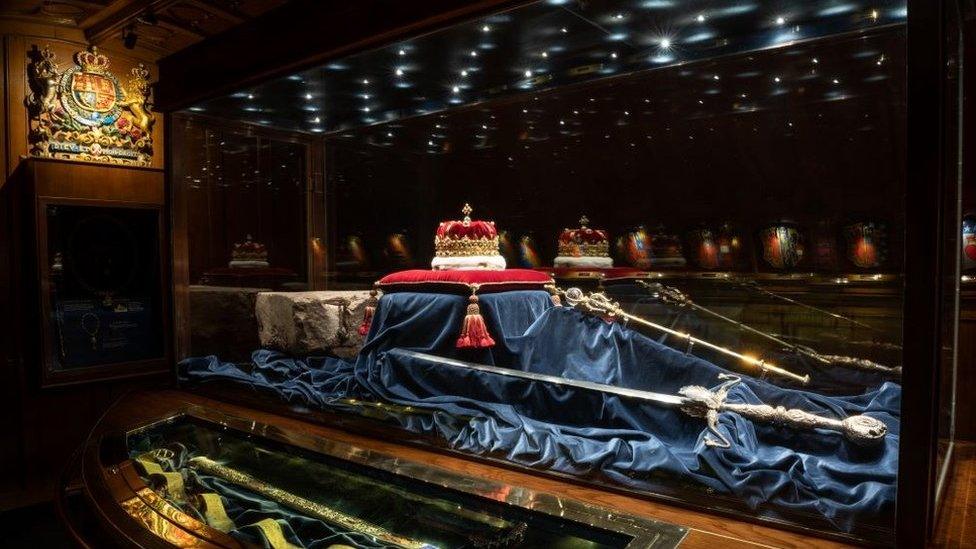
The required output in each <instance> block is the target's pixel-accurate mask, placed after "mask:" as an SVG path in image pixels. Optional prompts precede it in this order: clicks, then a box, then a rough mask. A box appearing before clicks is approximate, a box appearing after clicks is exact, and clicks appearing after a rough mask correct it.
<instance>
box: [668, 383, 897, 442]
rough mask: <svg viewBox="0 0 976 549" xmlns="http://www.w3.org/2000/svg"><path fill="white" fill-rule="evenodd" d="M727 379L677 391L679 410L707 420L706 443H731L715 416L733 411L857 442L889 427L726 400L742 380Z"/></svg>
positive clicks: (857, 418) (862, 418)
mask: <svg viewBox="0 0 976 549" xmlns="http://www.w3.org/2000/svg"><path fill="white" fill-rule="evenodd" d="M719 379H724V380H726V381H725V383H722V384H721V385H719V386H718V388H717V389H715V390H714V391H712V390H709V389H706V388H705V387H702V386H700V385H688V386H685V387H682V388H681V390H679V391H678V394H680V395H681V396H683V397H685V400H686V401H685V404H684V405H682V406H681V410H682V411H683V412H685V413H686V414H688V415H690V416H693V417H703V418H705V420H706V421H707V422H708V430H709V431H710V432H711V434H712V435H714V438H713V437H709V436H706V437H705V444H706V445H707V446H718V447H720V448H729V447H730V446H731V443H730V442H729V440H728V439H727V438H725V435H723V434H722V433H721V432H719V430H718V415H719V414H720V413H722V412H735V413H737V414H739V415H740V416H742V417H744V418H747V419H750V420H752V421H758V422H762V423H772V424H776V425H783V426H786V427H790V428H793V429H800V430H811V429H827V430H830V431H836V432H838V433H841V434H843V435H844V436H845V437H846V438H847V440H849V441H851V442H853V443H855V444H860V445H867V444H872V443H876V442H879V441H881V440H882V439H884V437H885V435H886V434H887V433H888V427H887V426H886V425H885V424H884V423H883V422H881V421H880V420H877V419H875V418H873V417H870V416H866V415H856V416H848V417H846V418H844V419H834V418H829V417H823V416H818V415H817V414H813V413H810V412H806V411H804V410H800V409H798V408H786V407H785V406H770V405H769V404H735V403H728V402H726V401H725V400H726V398H727V397H728V393H729V389H731V388H732V387H733V386H735V385H736V384H737V383H739V382H740V381H741V379H740V378H739V377H738V376H734V375H730V374H720V375H719Z"/></svg>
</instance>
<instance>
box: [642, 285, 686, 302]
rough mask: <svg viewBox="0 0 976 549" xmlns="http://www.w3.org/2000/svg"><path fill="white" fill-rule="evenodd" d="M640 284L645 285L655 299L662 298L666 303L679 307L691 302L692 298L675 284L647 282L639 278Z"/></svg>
mask: <svg viewBox="0 0 976 549" xmlns="http://www.w3.org/2000/svg"><path fill="white" fill-rule="evenodd" d="M637 283H638V284H640V285H641V286H643V287H644V289H646V290H647V291H648V292H650V293H651V296H652V297H654V298H655V299H660V300H661V301H663V302H664V303H669V304H671V305H675V306H677V307H686V306H688V305H690V304H691V298H689V297H688V296H687V295H685V293H684V292H682V291H681V290H679V289H677V288H675V287H674V286H665V285H664V284H661V283H660V282H647V281H646V280H638V281H637Z"/></svg>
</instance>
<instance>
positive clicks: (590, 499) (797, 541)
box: [85, 391, 845, 549]
mask: <svg viewBox="0 0 976 549" xmlns="http://www.w3.org/2000/svg"><path fill="white" fill-rule="evenodd" d="M193 405H196V406H203V407H207V408H209V409H213V410H216V411H219V412H222V413H225V414H229V415H233V416H238V417H242V418H247V419H252V420H254V421H257V422H261V423H265V424H269V425H273V426H275V427H278V428H280V429H284V430H287V431H291V432H295V433H299V434H301V435H304V436H313V437H321V438H326V439H330V440H334V441H338V442H343V443H347V444H351V445H354V446H357V447H360V448H364V449H368V450H374V451H378V452H382V453H385V454H389V455H393V456H397V457H399V458H402V459H405V460H410V461H416V462H421V463H424V464H427V465H430V466H433V467H440V468H443V469H448V470H451V471H455V472H457V473H460V474H463V475H468V476H472V477H477V478H485V479H490V480H492V481H496V482H501V483H506V484H511V485H516V486H524V487H527V488H530V489H533V490H538V491H542V492H548V493H551V494H554V495H558V496H562V497H568V498H572V499H576V500H579V501H583V502H586V503H589V504H593V505H599V506H603V507H607V508H610V509H616V510H619V511H621V512H625V513H629V514H633V515H639V516H643V517H648V518H654V519H658V520H662V521H666V522H670V523H673V524H679V525H681V526H685V527H687V528H689V534H688V536H687V537H686V538H685V541H684V542H683V544H682V547H687V548H692V549H699V548H702V549H704V548H707V549H715V548H716V547H723V548H724V547H781V548H794V547H845V545H843V544H841V543H837V542H834V541H829V540H824V539H820V538H816V537H812V536H805V535H802V534H798V533H793V532H786V531H783V530H777V529H775V528H770V527H767V526H761V525H758V524H754V523H749V522H743V521H737V520H734V519H729V518H723V517H718V516H714V515H709V514H707V513H701V512H695V511H689V510H686V509H682V508H678V507H674V506H670V505H666V504H662V503H657V502H651V501H648V500H643V499H637V498H633V497H628V496H625V495H622V494H619V493H614V492H610V491H606V490H600V489H597V488H592V487H587V486H581V485H577V484H573V483H567V482H561V481H559V480H555V479H552V478H544V477H540V476H537V475H534V474H530V473H525V472H520V471H514V470H511V469H505V468H500V467H495V466H492V465H488V464H484V463H481V462H476V461H473V460H470V459H465V458H462V457H456V456H450V455H445V454H442V453H438V452H433V451H429V450H424V449H420V448H415V447H410V446H404V445H401V444H397V443H394V442H390V441H388V440H382V439H377V438H369V437H366V436H363V435H361V434H354V433H350V432H346V431H342V430H338V429H334V428H330V427H325V426H322V425H317V424H312V423H308V422H305V421H301V420H298V419H293V418H288V417H283V416H280V415H276V414H271V413H268V412H262V411H259V410H254V409H252V408H247V407H243V406H238V405H234V404H229V403H225V402H221V401H217V400H213V399H210V398H206V397H203V396H200V395H195V394H192V393H187V392H182V391H155V392H140V393H134V394H131V395H127V396H125V397H124V398H122V399H121V400H120V401H119V402H118V403H117V404H116V405H115V406H114V407H113V408H112V409H111V410H110V411H109V413H108V414H106V416H105V417H104V418H103V420H102V421H101V422H100V423H99V425H98V426H96V428H95V431H94V432H93V433H92V436H91V437H90V439H89V440H90V441H98V440H99V439H100V437H102V436H103V435H106V434H109V433H113V432H114V433H118V432H120V431H122V432H124V431H126V430H128V429H132V428H134V427H137V426H140V425H144V424H146V423H149V422H151V421H153V420H157V419H162V418H167V417H172V416H173V415H175V414H176V413H178V412H179V411H180V410H184V409H186V408H188V407H189V406H193ZM93 451H94V450H93V449H92V448H91V444H90V445H89V447H86V449H85V452H86V453H89V455H94V454H91V452H93ZM89 478H91V477H89ZM100 504H101V505H109V504H110V501H109V500H101V501H100Z"/></svg>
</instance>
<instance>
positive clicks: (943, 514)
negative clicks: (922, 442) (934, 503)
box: [933, 442, 976, 549]
mask: <svg viewBox="0 0 976 549" xmlns="http://www.w3.org/2000/svg"><path fill="white" fill-rule="evenodd" d="M948 478H949V479H950V481H949V486H948V488H947V490H946V493H945V495H944V496H943V500H942V508H941V509H940V515H939V524H938V527H937V530H936V537H935V543H934V544H933V547H937V548H945V549H956V548H963V547H976V443H972V442H962V443H957V444H956V447H955V463H954V464H953V469H952V471H951V472H950V474H949V477H948Z"/></svg>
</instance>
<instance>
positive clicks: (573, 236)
mask: <svg viewBox="0 0 976 549" xmlns="http://www.w3.org/2000/svg"><path fill="white" fill-rule="evenodd" d="M579 222H580V226H579V228H578V229H565V230H563V232H562V234H560V235H559V242H560V243H562V244H602V243H604V242H609V241H610V235H609V234H607V231H604V230H603V229H591V228H589V227H587V226H586V225H587V224H588V223H589V222H590V220H589V219H587V217H586V216H585V215H584V216H583V217H581V218H580V221H579Z"/></svg>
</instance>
